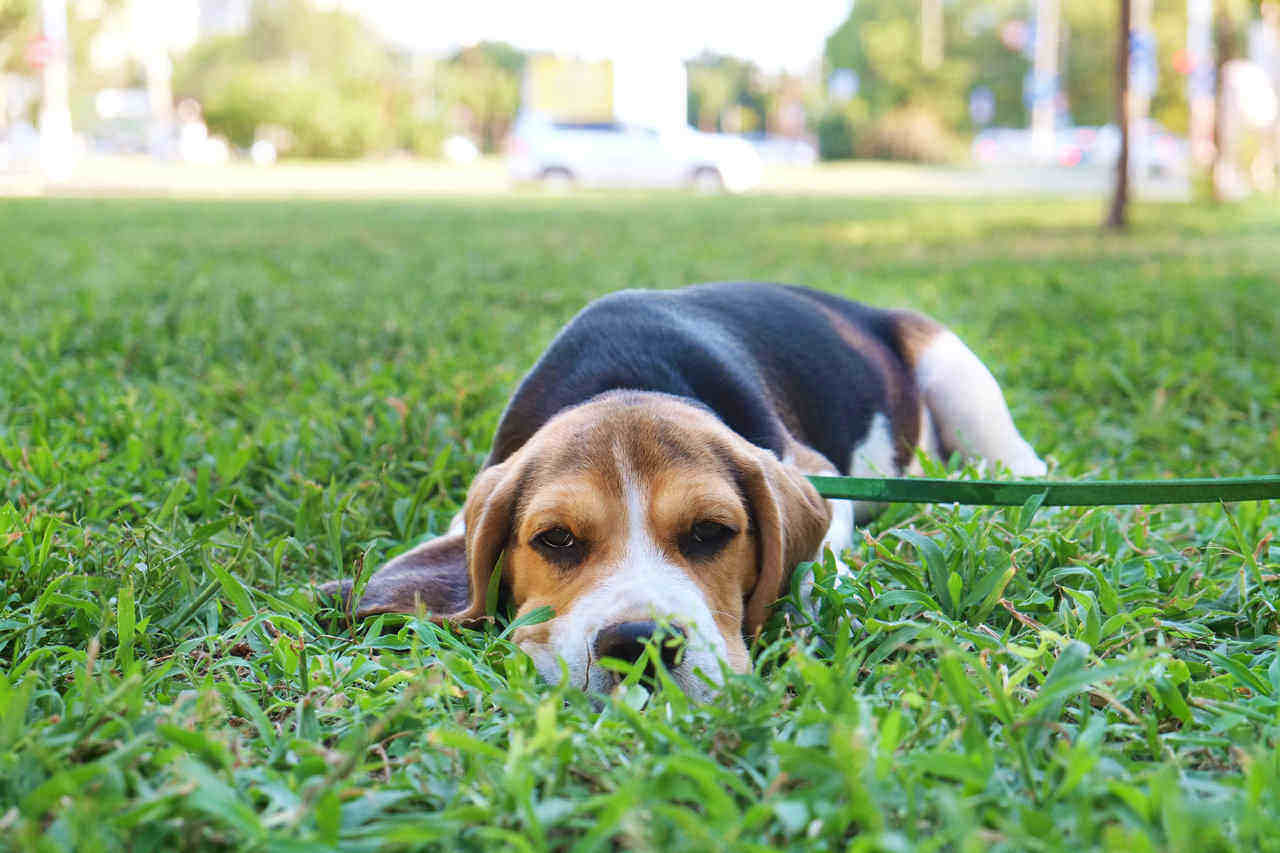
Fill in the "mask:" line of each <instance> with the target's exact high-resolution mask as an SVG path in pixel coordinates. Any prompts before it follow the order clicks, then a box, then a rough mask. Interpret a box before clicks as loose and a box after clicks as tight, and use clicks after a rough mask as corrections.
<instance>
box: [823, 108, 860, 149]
mask: <svg viewBox="0 0 1280 853" xmlns="http://www.w3.org/2000/svg"><path fill="white" fill-rule="evenodd" d="M818 156H819V157H820V158H821V159H823V160H847V159H849V158H850V157H852V156H853V122H851V121H850V120H849V117H848V115H847V114H846V113H845V112H844V111H843V110H836V109H828V110H827V111H826V112H824V113H823V114H822V118H820V119H818Z"/></svg>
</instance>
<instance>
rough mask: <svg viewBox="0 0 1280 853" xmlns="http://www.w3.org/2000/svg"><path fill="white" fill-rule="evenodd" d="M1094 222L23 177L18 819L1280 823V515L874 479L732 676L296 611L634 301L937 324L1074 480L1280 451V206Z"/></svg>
mask: <svg viewBox="0 0 1280 853" xmlns="http://www.w3.org/2000/svg"><path fill="white" fill-rule="evenodd" d="M1100 213H1101V211H1100V208H1099V206H1098V205H1097V204H1086V203H1070V204H1067V203H1047V202H1046V203H1017V202H981V203H980V202H966V203H956V202H943V203H930V202H923V201H921V202H911V203H891V202H867V201H856V202H855V201H842V200H838V199H822V200H816V199H775V198H752V199H745V200H738V199H693V198H687V197H682V196H655V197H641V196H630V197H613V196H590V195H588V196H583V197H579V198H570V199H560V200H554V199H539V198H525V199H514V200H509V201H483V202H477V201H436V202H430V203H397V204H380V203H362V204H355V203H333V204H319V203H312V204H303V203H270V204H268V203H260V204H252V203H246V204H232V203H223V204H196V203H186V204H180V203H168V202H158V201H157V202H73V201H62V202H43V201H30V202H3V203H0V234H3V235H4V237H3V247H2V248H0V584H2V585H3V586H2V591H0V595H3V598H4V608H3V612H2V613H0V838H2V839H3V841H2V842H0V844H3V845H9V846H12V847H14V848H19V849H37V848H43V849H50V850H53V849H70V848H79V849H104V850H126V849H127V850H138V851H144V850H172V849H175V848H181V847H185V848H199V849H254V850H288V851H301V850H331V849H345V850H366V849H392V850H415V849H421V850H428V849H429V850H436V849H495V848H509V849H514V850H544V849H556V850H574V849H577V850H592V849H618V848H624V849H640V850H645V849H652V850H703V849H708V850H709V849H733V850H750V849H765V848H768V847H771V846H777V847H798V848H805V849H814V850H845V849H854V850H876V849H885V850H903V849H922V850H929V849H946V850H982V851H987V850H1026V849H1031V850H1035V849H1069V850H1082V849H1089V848H1095V849H1111V850H1117V851H1141V850H1157V849H1169V850H1187V851H1205V850H1214V849H1240V850H1276V849H1280V751H1278V750H1277V735H1278V734H1280V656H1277V635H1278V634H1280V630H1278V624H1277V610H1276V608H1277V604H1278V603H1280V586H1278V584H1277V577H1276V576H1277V574H1278V573H1280V543H1277V541H1276V540H1275V538H1273V537H1275V536H1276V534H1277V532H1278V530H1280V513H1278V512H1277V511H1276V509H1275V507H1274V506H1273V505H1269V504H1265V503H1264V504H1240V505H1236V506H1229V507H1225V508H1224V507H1220V506H1217V507H1215V506H1209V507H1197V508H1189V507H1173V508H1158V507H1153V508H1123V509H1091V510H1041V511H1040V512H1039V513H1037V514H1034V518H1030V517H1024V516H1023V513H1022V511H1021V510H1019V509H1013V510H990V509H954V508H946V507H934V508H926V507H912V506H901V507H896V508H894V509H892V510H890V511H889V512H888V513H887V514H886V515H885V516H883V517H882V518H881V519H879V520H878V521H877V522H876V523H875V524H873V525H872V526H871V527H870V529H869V530H868V531H867V536H866V538H865V541H864V542H861V543H860V544H859V545H858V546H857V547H856V548H855V549H854V551H853V552H852V554H851V555H850V559H851V560H852V562H853V564H854V565H855V566H856V568H857V578H856V580H855V581H853V582H852V583H842V584H839V585H836V584H834V582H833V581H832V580H831V577H830V572H829V569H830V567H829V566H826V567H820V568H819V575H820V583H819V598H820V600H821V603H822V608H821V611H820V614H819V617H820V618H819V620H818V624H817V625H816V626H815V627H813V628H812V630H810V631H808V632H802V631H795V630H793V629H792V626H791V625H790V624H784V623H785V620H784V619H782V618H778V619H775V620H774V623H773V624H772V626H771V627H770V629H769V630H768V631H767V632H766V635H765V637H764V638H763V640H762V642H761V643H759V644H757V646H756V648H755V661H756V671H755V673H754V674H752V675H748V676H742V677H733V678H731V679H730V680H729V683H728V686H727V689H726V691H725V694H724V695H723V697H722V698H721V699H720V701H719V702H717V703H716V704H714V705H710V706H693V705H690V704H689V703H688V702H686V701H685V700H684V699H683V697H682V696H680V695H679V694H678V693H676V692H674V691H667V690H659V691H658V692H657V693H655V694H653V695H652V696H650V695H649V694H648V693H646V692H645V691H644V690H643V689H642V688H640V687H639V686H635V687H632V688H630V689H624V690H622V691H621V692H620V693H618V694H617V695H615V696H613V697H610V698H607V699H605V700H603V704H602V706H600V705H597V704H595V703H594V700H593V698H592V697H588V696H585V695H583V694H581V693H579V692H575V691H574V690H571V689H566V688H554V689H551V688H547V687H544V686H542V685H540V684H539V683H538V682H537V680H536V678H535V676H534V673H533V668H532V665H531V664H530V663H529V662H528V661H527V660H526V659H525V658H524V657H523V656H522V655H520V654H519V653H518V652H516V651H515V650H514V649H513V647H512V646H511V645H510V644H509V643H508V642H507V641H506V640H505V639H504V638H503V637H502V635H501V626H498V627H497V628H495V629H494V630H493V631H491V632H471V631H454V632H450V631H444V630H441V629H439V628H437V627H435V626H433V625H431V624H429V623H426V622H423V621H418V620H414V619H405V618H401V617H394V618H386V619H384V620H381V621H379V622H377V623H375V624H372V625H365V626H361V627H359V628H358V629H356V630H355V631H354V632H348V631H345V630H341V629H333V630H331V631H326V630H323V629H322V628H321V627H320V624H318V622H317V611H316V606H315V604H314V603H313V602H312V600H311V587H312V584H313V583H315V582H318V581H323V580H327V579H330V578H333V577H336V576H338V575H340V574H342V573H344V572H345V573H351V572H352V571H354V567H356V566H359V565H361V564H363V565H364V566H365V567H366V568H372V567H373V566H375V565H377V564H378V563H380V562H381V561H382V560H384V559H385V558H386V557H387V556H389V555H392V554H394V553H397V552H398V550H400V549H403V548H404V547H405V546H406V545H407V544H408V543H411V542H413V541H416V540H418V539H420V538H421V537H423V536H425V535H427V534H429V533H432V532H436V531H439V530H440V529H441V528H442V527H443V526H444V524H446V523H447V520H448V518H449V517H450V515H451V514H452V513H453V512H454V511H455V510H456V509H457V507H458V505H459V502H460V501H461V500H462V498H463V496H464V494H465V490H466V486H467V484H468V482H469V480H470V478H471V476H472V475H473V474H474V472H475V470H476V468H477V466H478V465H479V464H480V462H481V460H482V459H483V456H484V454H485V451H486V450H487V442H488V440H489V438H490V436H491V433H492V431H493V428H494V425H495V423H496V420H497V417H498V413H499V411H500V409H501V406H502V404H503V402H504V400H505V398H506V395H507V394H508V393H509V392H510V390H511V389H512V387H513V385H514V383H515V382H516V381H517V380H518V379H519V377H520V375H521V374H522V372H523V371H524V370H525V369H526V368H527V367H528V366H529V365H530V364H531V363H532V361H533V360H534V358H536V356H537V354H538V352H539V351H540V350H541V348H542V347H543V346H544V345H545V344H546V342H547V341H548V340H549V339H550V336H551V335H552V334H554V332H555V330H556V329H557V328H558V327H559V325H560V324H562V323H563V322H564V321H565V320H566V319H567V318H568V317H570V316H571V315H572V313H573V312H574V311H576V310H577V309H578V308H579V307H580V306H581V305H582V304H583V303H584V302H585V301H586V300H588V299H589V298H591V297H593V296H596V295H599V294H602V293H606V292H608V291H611V290H614V289H617V288H621V287H668V286H676V285H680V284H684V283H689V282H693V281H700V280H710V279H726V278H756V279H774V280H785V281H791V282H798V283H805V284H809V285H813V286H816V287H821V288H826V289H829V290H833V291H836V292H839V293H843V294H846V295H850V296H854V297H857V298H861V299H864V300H867V301H870V302H873V303H878V304H884V305H907V306H912V307H915V308H918V309H921V310H925V311H928V312H931V313H933V314H934V315H935V316H937V317H939V318H940V319H942V320H944V321H945V322H947V323H949V324H950V325H952V326H953V328H955V329H956V330H957V331H958V332H959V333H960V334H961V335H962V336H963V337H965V338H966V339H967V341H968V342H969V343H970V344H971V346H973V348H974V349H975V350H977V351H978V353H979V354H980V355H982V356H983V357H984V359H985V360H986V361H987V363H988V364H989V365H991V367H992V368H993V370H994V371H995V373H996V374H997V376H998V377H999V378H1000V379H1001V381H1002V382H1003V383H1004V385H1005V387H1006V389H1007V390H1008V393H1009V398H1010V403H1011V406H1012V408H1013V410H1014V414H1015V417H1016V418H1017V420H1018V423H1019V425H1020V426H1021V427H1022V430H1023V433H1024V434H1025V435H1026V436H1027V437H1028V438H1029V439H1030V440H1031V441H1032V442H1033V444H1034V445H1035V446H1036V447H1037V449H1039V450H1040V451H1041V452H1042V453H1043V454H1047V456H1048V457H1049V458H1050V459H1051V460H1052V462H1053V464H1054V465H1055V467H1056V471H1055V473H1056V474H1057V475H1059V476H1063V477H1069V478H1078V477H1102V478H1122V477H1160V476H1213V475H1223V476H1226V475H1245V474H1261V473H1273V472H1277V471H1280V414H1278V413H1280V360H1278V359H1277V351H1278V350H1280V347H1278V344H1277V342H1280V214H1278V213H1277V212H1276V209H1275V208H1274V207H1270V208H1268V207H1262V206H1257V207H1242V208H1224V209H1221V210H1209V209H1201V208H1194V207H1141V208H1139V209H1138V210H1137V212H1136V226H1135V228H1134V229H1133V231H1132V233H1131V234H1129V235H1127V236H1121V237H1116V236H1105V237H1104V236H1100V235H1099V234H1098V233H1097V231H1096V229H1095V227H1094V226H1095V223H1096V221H1097V220H1098V218H1099V216H1100ZM833 586H836V588H834V589H833V588H832V587H833ZM854 620H857V622H859V623H861V625H862V628H861V629H858V630H853V629H851V625H854V624H856V623H855V622H854Z"/></svg>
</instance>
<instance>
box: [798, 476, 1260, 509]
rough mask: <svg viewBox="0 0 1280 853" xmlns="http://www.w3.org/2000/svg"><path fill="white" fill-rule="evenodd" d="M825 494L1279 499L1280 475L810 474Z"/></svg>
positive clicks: (990, 501) (977, 501) (1063, 501)
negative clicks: (1051, 477) (961, 477)
mask: <svg viewBox="0 0 1280 853" xmlns="http://www.w3.org/2000/svg"><path fill="white" fill-rule="evenodd" d="M809 481H810V482H811V483H813V485H814V487H815V488H816V489H817V490H818V494H820V495H822V496H823V497H824V498H844V499H846V500H857V501H873V502H877V503H939V504H941V503H951V504H970V505H977V506H1025V505H1026V503H1027V501H1029V500H1031V499H1032V498H1034V497H1037V496H1043V500H1042V501H1041V502H1040V503H1039V506H1124V505H1129V504H1195V503H1219V502H1222V501H1260V500H1268V499H1271V498H1280V475H1275V474H1271V475H1267V476H1264V477H1226V478H1223V479H1210V478H1205V479H1191V480H1084V481H1080V482H1063V481H1049V480H1039V481H1037V480H932V479H925V478H918V479H917V478H912V477H888V478H880V477H810V478H809Z"/></svg>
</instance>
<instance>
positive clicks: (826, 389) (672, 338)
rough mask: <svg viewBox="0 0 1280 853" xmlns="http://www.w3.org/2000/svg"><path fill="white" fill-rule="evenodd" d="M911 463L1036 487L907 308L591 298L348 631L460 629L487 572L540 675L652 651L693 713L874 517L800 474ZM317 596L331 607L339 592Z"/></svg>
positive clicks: (738, 289) (709, 297)
mask: <svg viewBox="0 0 1280 853" xmlns="http://www.w3.org/2000/svg"><path fill="white" fill-rule="evenodd" d="M917 449H920V450H923V451H925V452H926V453H929V454H933V455H935V456H936V455H948V454H950V453H952V452H960V453H962V454H964V455H966V456H969V457H971V458H975V459H979V460H986V461H988V462H990V463H993V464H1000V465H1003V466H1005V467H1006V468H1008V470H1009V471H1011V472H1012V473H1013V474H1015V475H1017V476H1040V475H1043V474H1044V473H1045V464H1044V462H1042V461H1041V460H1040V458H1039V457H1038V456H1037V455H1036V453H1035V451H1034V450H1032V448H1031V447H1030V445H1028V444H1027V442H1026V441H1024V440H1023V438H1022V436H1021V435H1020V434H1019V433H1018V430H1017V428H1016V427H1015V426H1014V423H1013V420H1012V418H1011V417H1010V415H1009V410H1008V408H1007V406H1006V405H1005V401H1004V397H1003V395H1002V394H1001V391H1000V387H999V385H997V384H996V380H995V379H994V378H993V377H992V375H991V373H990V371H988V370H987V368H986V367H985V366H983V364H982V362H981V361H979V360H978V358H977V356H975V355H974V354H973V353H972V352H971V351H970V350H969V349H968V347H966V346H965V345H964V344H963V343H962V342H961V341H960V339H959V338H957V337H956V336H955V335H954V334H952V333H951V332H949V331H948V330H947V329H945V328H944V327H942V326H941V325H939V324H938V323H936V322H934V321H933V320H930V319H928V318H926V317H924V316H922V315H920V314H916V313H913V312H910V311H888V310H880V309H877V308H872V307H868V306H866V305H861V304H859V303H856V302H851V301H849V300H846V299H842V298H840V297H837V296H833V295H831V294H827V293H823V292H820V291H816V290H809V289H806V288H801V287H790V286H782V285H775V284H761V283H736V282H724V283H716V284H702V285H695V286H692V287H687V288H684V289H680V290H670V291H624V292H620V293H615V294H612V295H610V296H606V297H604V298H602V299H600V300H598V301H596V302H593V303H591V304H590V305H588V306H587V307H586V308H584V309H583V310H582V311H581V312H580V313H579V314H578V315H577V316H576V317H575V318H574V319H573V320H572V321H570V323H569V324H568V325H567V326H566V327H565V328H564V329H563V330H562V331H561V332H560V334H559V335H558V336H557V337H556V338H555V339H554V340H553V341H552V342H551V345H550V346H549V347H548V348H547V350H546V352H545V353H544V354H543V355H542V357H541V359H540V360H539V361H538V362H537V364H535V365H534V367H533V369H532V370H531V371H530V372H529V374H528V375H527V376H525V378H524V380H523V381H522V382H521V383H520V386H519V387H518V388H517V389H516V392H515V395H514V396H513V397H512V398H511V400H510V402H509V403H508V405H507V408H506V411H505V412H504V413H503V415H502V418H501V420H500V421H499V424H498V428H497V434H496V435H495V437H494V441H493V448H492V450H491V452H490V454H489V458H488V460H487V461H486V462H485V465H484V467H483V469H482V470H481V471H480V473H479V475H478V476H477V477H476V479H475V481H474V482H473V484H472V485H471V488H470V490H469V491H468V493H467V498H466V503H465V506H464V509H463V510H462V512H460V513H459V514H458V517H456V518H455V519H454V521H453V523H452V524H451V525H450V528H449V532H448V533H447V534H445V535H443V536H440V537H438V538H436V539H433V540H431V541H429V542H426V543H424V544H421V545H419V546H417V547H416V548H413V549H411V550H409V551H407V552H405V553H403V554H401V555H399V556H398V557H396V558H394V559H392V560H391V561H390V562H388V563H387V564H386V565H384V566H383V567H382V568H381V569H379V570H378V571H377V572H376V573H375V574H374V575H373V576H372V577H371V578H370V580H369V583H368V585H367V586H366V587H365V589H364V593H363V597H362V598H361V599H360V601H359V604H358V605H357V606H356V607H355V608H354V616H355V617H356V618H363V617H366V616H370V615H373V614H377V613H393V612H422V611H425V612H426V613H428V614H430V616H431V617H432V618H433V619H436V620H439V621H449V622H457V623H474V622H478V621H480V620H482V619H483V618H484V617H485V599H486V592H487V590H488V589H489V587H490V581H491V578H492V575H493V572H494V571H495V567H497V566H498V565H499V562H501V569H500V571H501V577H500V583H501V585H502V588H503V590H504V591H505V594H507V595H509V596H510V598H511V600H512V601H513V603H514V605H515V608H516V612H517V614H518V615H524V614H526V613H529V612H530V611H532V610H534V609H536V608H539V607H543V606H544V605H545V606H549V607H550V608H551V611H552V614H553V615H552V618H550V619H549V620H548V621H544V622H542V623H540V624H532V625H526V626H523V627H520V628H518V629H517V630H516V631H515V633H514V635H513V638H514V641H515V643H516V644H517V645H518V646H519V647H520V648H521V649H522V650H524V651H525V652H526V653H527V654H528V655H529V656H530V657H531V658H532V659H533V661H534V663H535V665H536V667H537V670H538V672H539V673H540V675H541V676H542V677H543V678H544V679H546V680H547V681H549V682H552V683H556V682H558V681H560V679H561V678H568V679H569V680H570V682H572V683H573V684H576V685H579V686H581V687H583V688H585V689H588V690H593V691H599V692H604V691H607V690H609V689H611V688H612V687H613V686H614V685H615V683H616V681H617V678H618V676H617V675H616V672H615V671H614V670H612V669H609V668H606V667H603V666H601V665H600V663H599V662H600V660H601V658H604V657H611V658H621V659H623V660H624V661H630V662H637V661H639V660H640V658H641V656H642V655H645V654H646V648H647V647H648V646H649V645H650V644H652V646H653V649H654V651H653V652H651V653H650V654H659V655H660V656H661V658H662V660H663V662H664V664H665V665H666V667H667V669H668V671H669V672H670V674H671V676H672V677H673V679H674V681H675V682H676V683H677V684H678V685H680V687H681V688H682V689H684V690H685V691H686V692H687V693H689V694H691V695H693V696H695V697H699V698H706V697H709V696H711V695H713V694H714V693H715V691H716V688H717V685H718V684H719V683H720V682H721V678H722V676H721V673H722V670H721V662H724V663H725V664H727V665H728V668H729V669H730V670H733V671H735V672H744V671H747V670H749V668H750V659H749V657H748V654H747V645H746V639H747V638H751V637H753V636H754V635H755V634H756V633H757V632H758V631H759V630H760V627H761V626H762V624H763V623H764V621H765V619H766V617H767V616H768V614H769V611H770V607H771V605H772V604H773V603H774V602H775V601H776V600H777V599H778V598H779V597H781V596H783V595H785V594H786V592H787V590H788V589H789V588H790V586H789V584H790V577H791V573H792V570H793V569H795V567H796V566H797V565H798V564H800V563H802V562H804V561H807V560H812V559H815V558H817V557H818V556H819V555H820V554H821V553H822V549H824V548H831V549H832V550H833V551H834V552H835V553H836V554H837V555H839V554H840V553H841V552H842V551H843V549H844V548H846V547H848V546H849V545H851V543H852V536H853V529H854V524H855V522H859V521H862V520H864V519H866V518H868V517H870V515H872V514H873V513H874V511H875V510H876V507H874V506H868V505H856V504H854V503H852V502H848V501H833V502H828V501H824V500H823V499H822V498H820V497H819V496H818V493H817V492H816V491H815V490H814V488H813V486H812V485H811V484H810V483H809V481H808V480H807V478H806V475H810V474H825V475H834V474H845V475H854V476H877V475H880V476H894V475H899V474H902V473H904V472H906V473H911V472H918V461H917V456H916V451H917ZM808 583H809V584H811V583H812V581H811V580H810V581H809V582H808ZM808 588H809V587H808V586H806V587H804V589H805V590H806V594H807V590H808ZM323 590H324V591H325V592H328V593H331V594H335V595H337V596H339V597H340V598H341V600H342V601H343V603H344V604H345V605H346V606H347V607H350V604H351V603H350V601H349V598H350V593H351V582H350V581H337V582H333V583H330V584H326V585H325V586H324V587H323ZM648 660H653V658H652V657H650V658H648Z"/></svg>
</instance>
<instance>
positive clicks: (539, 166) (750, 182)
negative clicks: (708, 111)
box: [507, 116, 761, 193]
mask: <svg viewBox="0 0 1280 853" xmlns="http://www.w3.org/2000/svg"><path fill="white" fill-rule="evenodd" d="M508 150H509V156H508V160H507V167H508V171H509V172H510V175H511V178H512V179H513V180H515V181H520V182H523V181H541V182H543V183H544V184H546V185H548V186H551V187H556V188H567V187H570V186H574V185H578V186H596V187H606V186H607V187H676V186H689V187H693V188H694V189H696V190H699V191H702V192H720V191H722V190H727V191H729V192H735V193H736V192H743V191H745V190H749V189H751V188H752V187H755V186H756V185H758V184H759V183H760V172H761V164H760V155H759V154H757V153H756V151H755V150H754V149H753V148H752V147H751V144H750V143H749V142H747V141H746V140H744V139H740V138H737V137H733V136H727V135H724V134H718V133H702V132H700V131H697V130H694V129H693V128H691V127H677V128H669V129H662V130H658V129H655V128H651V127H641V126H636V125H627V124H621V123H618V122H563V121H550V120H548V119H545V118H540V117H535V116H523V117H521V118H520V119H519V120H518V121H517V122H516V125H515V128H514V129H513V130H512V133H511V139H510V141H509V144H508Z"/></svg>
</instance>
